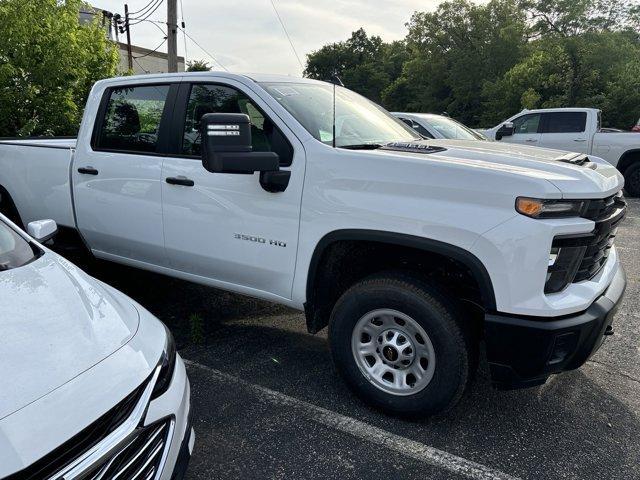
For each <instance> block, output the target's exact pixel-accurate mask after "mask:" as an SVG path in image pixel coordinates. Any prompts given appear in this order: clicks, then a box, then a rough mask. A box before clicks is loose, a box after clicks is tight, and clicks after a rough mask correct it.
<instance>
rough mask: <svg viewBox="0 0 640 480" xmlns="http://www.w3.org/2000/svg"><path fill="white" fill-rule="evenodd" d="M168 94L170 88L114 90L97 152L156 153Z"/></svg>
mask: <svg viewBox="0 0 640 480" xmlns="http://www.w3.org/2000/svg"><path fill="white" fill-rule="evenodd" d="M168 94H169V85H148V86H140V87H127V88H114V89H112V90H111V92H110V94H109V100H108V102H107V108H106V111H105V116H104V120H103V122H102V126H101V128H100V133H99V135H98V141H97V145H96V146H97V148H98V149H104V150H122V151H128V152H148V153H155V152H156V151H157V148H158V132H159V130H160V121H161V119H162V113H163V111H164V106H165V103H166V101H167V95H168Z"/></svg>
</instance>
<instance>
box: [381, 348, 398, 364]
mask: <svg viewBox="0 0 640 480" xmlns="http://www.w3.org/2000/svg"><path fill="white" fill-rule="evenodd" d="M382 354H383V355H384V358H386V359H387V360H389V361H390V362H395V361H396V360H397V359H398V351H397V350H396V349H395V348H393V347H391V346H389V345H387V346H386V347H384V348H383V349H382Z"/></svg>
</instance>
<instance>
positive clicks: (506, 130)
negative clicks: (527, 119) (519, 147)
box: [496, 122, 515, 140]
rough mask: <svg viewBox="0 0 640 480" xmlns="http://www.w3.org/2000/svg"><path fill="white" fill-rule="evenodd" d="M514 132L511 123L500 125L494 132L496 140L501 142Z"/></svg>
mask: <svg viewBox="0 0 640 480" xmlns="http://www.w3.org/2000/svg"><path fill="white" fill-rule="evenodd" d="M514 132H515V127H514V125H513V122H507V123H505V124H504V125H502V126H501V127H500V128H499V129H498V131H497V132H496V140H501V139H502V137H510V136H511V135H513V134H514Z"/></svg>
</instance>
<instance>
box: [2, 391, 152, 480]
mask: <svg viewBox="0 0 640 480" xmlns="http://www.w3.org/2000/svg"><path fill="white" fill-rule="evenodd" d="M146 385H147V384H146V382H145V383H144V384H143V385H141V386H140V387H138V388H136V389H135V390H134V391H133V392H131V393H130V394H129V395H127V397H125V398H124V400H122V401H121V402H120V403H118V404H117V405H116V406H115V407H113V408H112V409H111V410H109V411H108V412H107V413H105V414H104V415H103V416H102V417H100V418H99V419H98V420H96V421H95V422H93V423H92V424H91V425H89V426H88V427H87V428H85V429H84V430H82V431H81V432H80V433H78V434H77V435H75V436H74V437H72V438H71V439H70V440H68V441H66V442H65V443H63V444H62V445H60V446H59V447H58V448H56V449H55V450H53V451H52V452H50V453H49V454H47V455H45V456H44V457H42V458H41V459H40V460H38V461H37V462H35V463H33V464H31V465H30V466H29V467H27V468H25V469H24V470H21V471H20V472H17V473H15V474H13V475H10V476H8V477H6V478H5V479H4V480H18V479H20V480H36V479H38V480H41V479H43V478H50V477H52V476H54V475H55V474H56V473H58V472H59V471H61V470H62V469H63V468H64V467H66V466H67V465H69V464H70V463H72V462H73V461H74V460H76V459H77V458H79V457H80V456H81V455H82V454H83V453H85V452H86V451H88V450H89V449H91V448H92V447H93V446H95V445H97V444H98V443H100V442H101V441H102V440H104V439H105V438H106V437H107V436H108V435H109V434H110V433H112V432H113V431H114V430H116V429H117V428H118V427H119V426H120V425H121V424H122V423H123V422H124V421H125V420H126V419H127V418H128V417H129V416H130V415H131V414H132V412H133V410H134V408H135V406H136V405H137V403H138V401H139V400H140V397H141V396H142V393H143V392H144V389H145V387H146Z"/></svg>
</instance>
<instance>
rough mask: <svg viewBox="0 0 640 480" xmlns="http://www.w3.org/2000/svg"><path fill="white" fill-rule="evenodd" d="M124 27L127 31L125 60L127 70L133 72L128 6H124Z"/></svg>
mask: <svg viewBox="0 0 640 480" xmlns="http://www.w3.org/2000/svg"><path fill="white" fill-rule="evenodd" d="M124 26H125V29H126V31H127V60H128V61H129V70H133V55H132V54H131V32H130V31H129V5H127V4H126V3H125V4H124Z"/></svg>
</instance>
